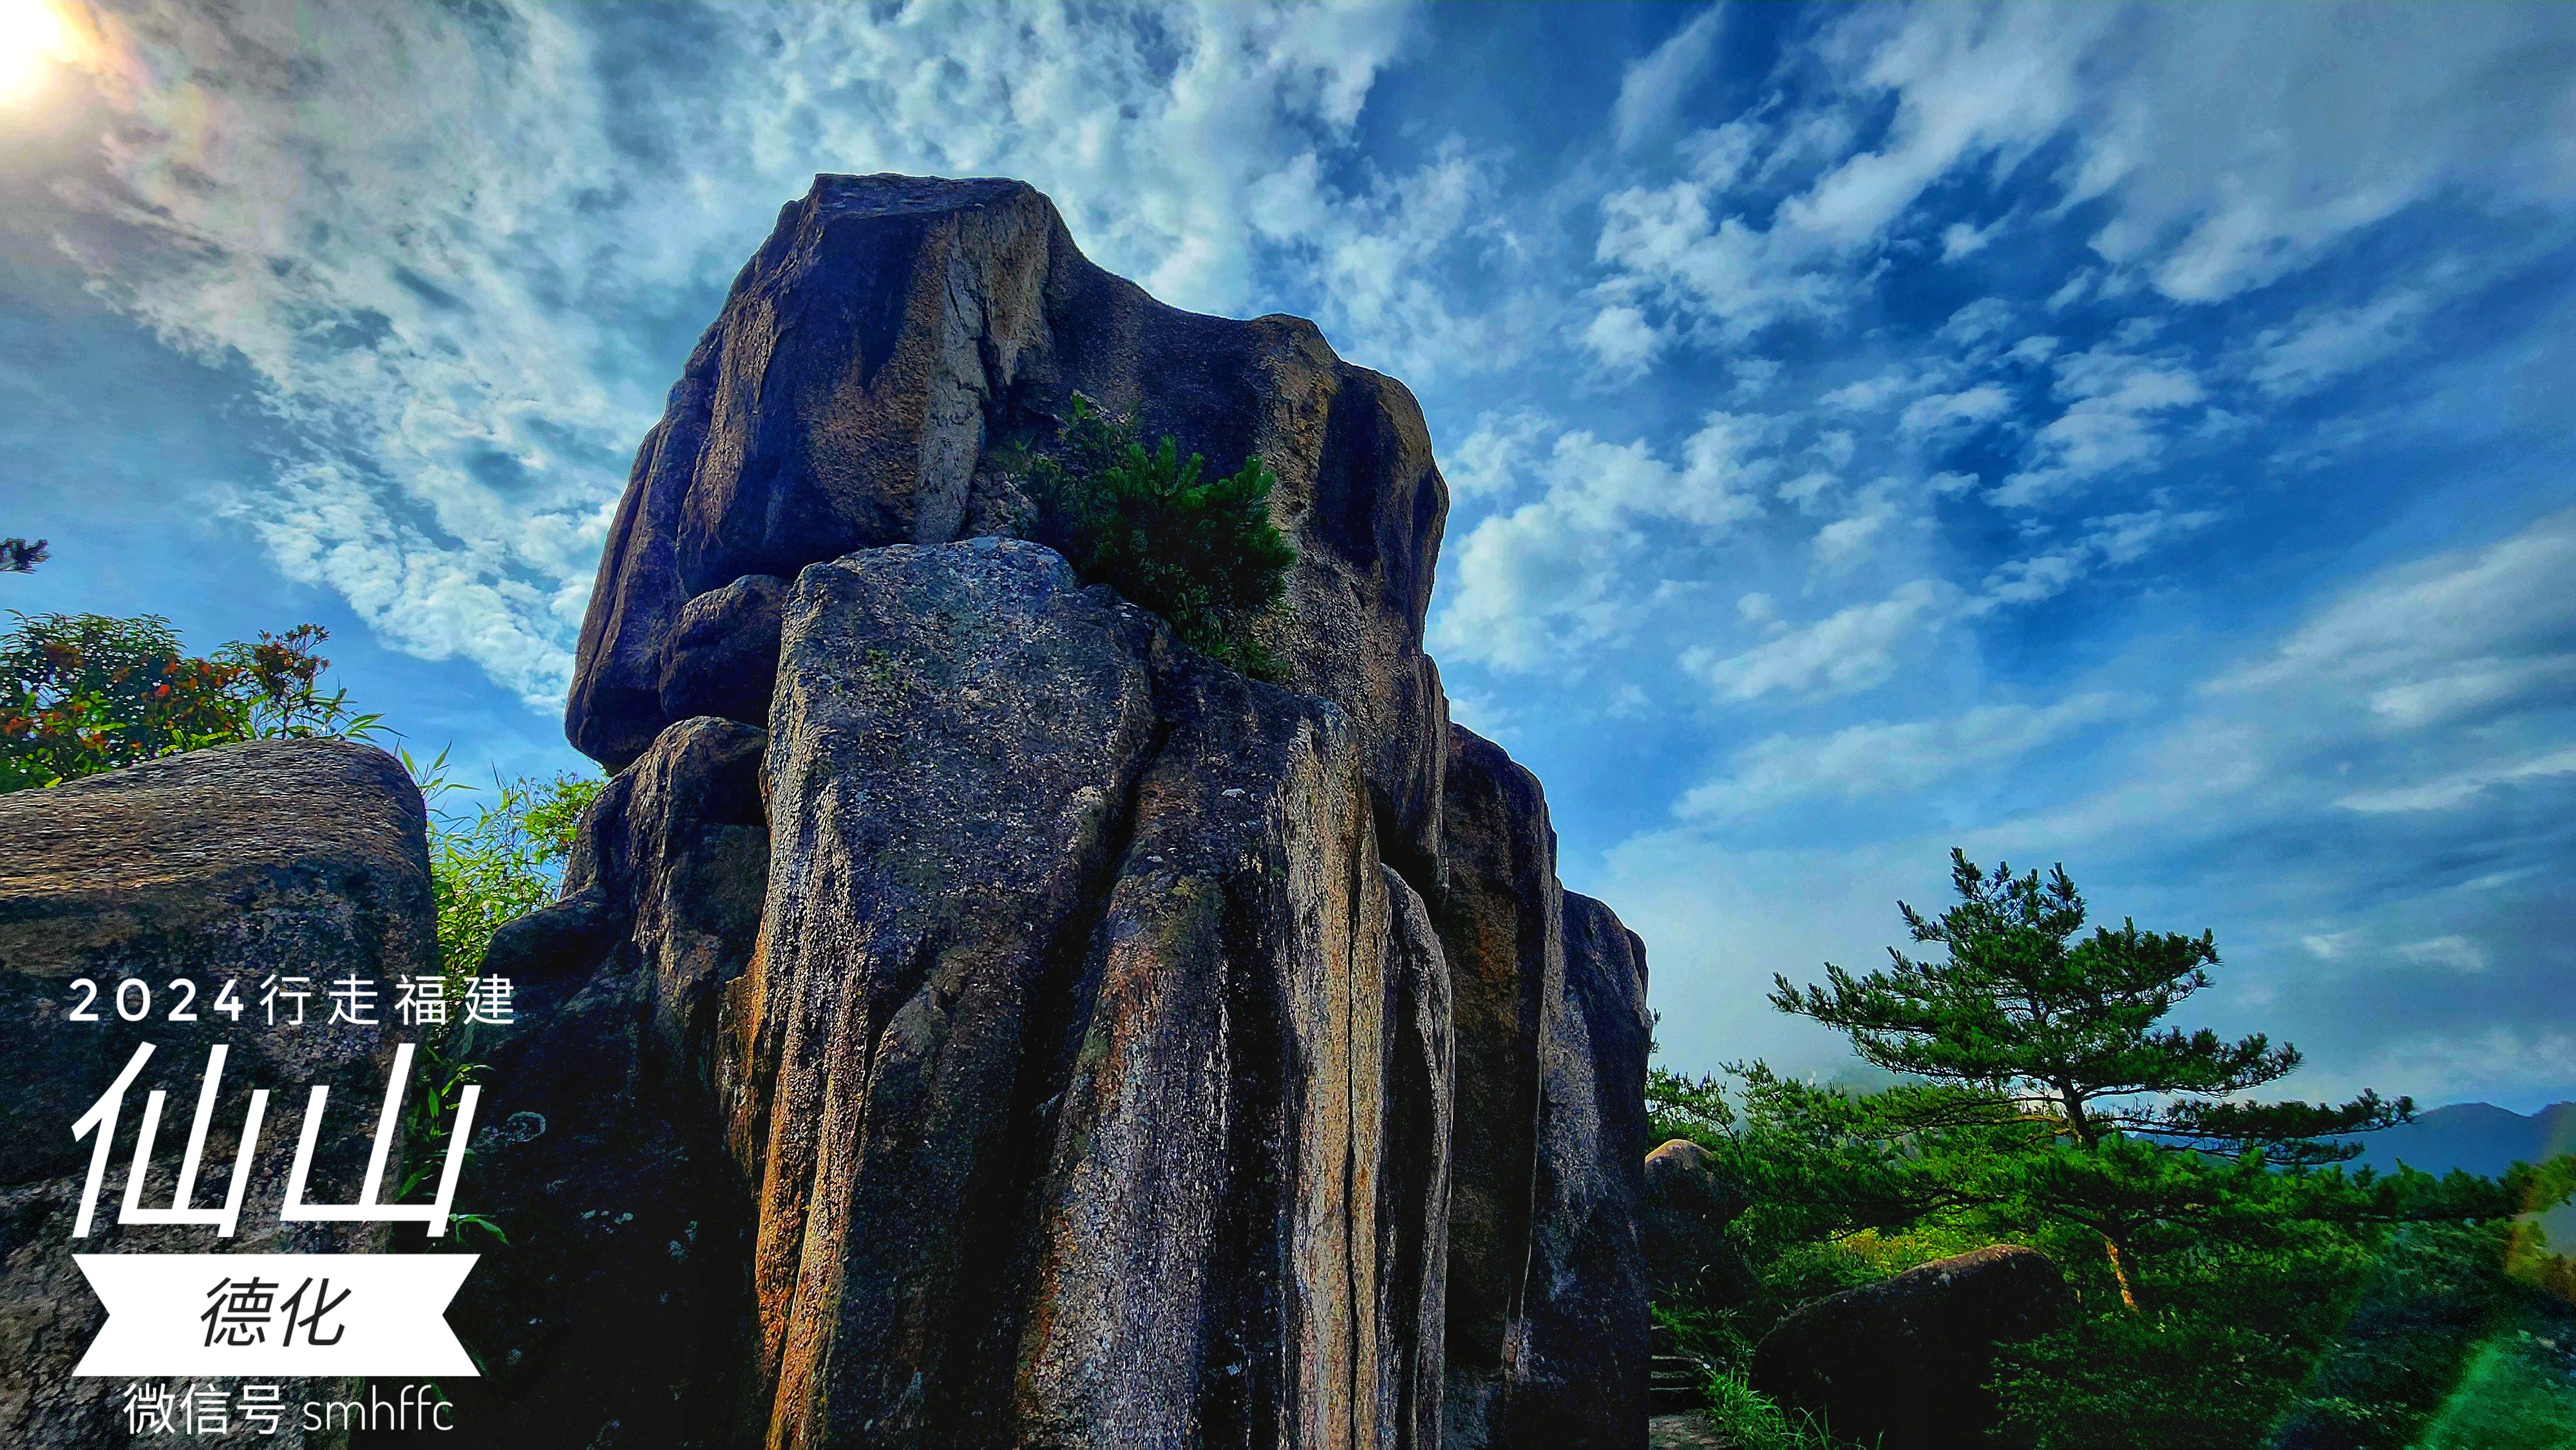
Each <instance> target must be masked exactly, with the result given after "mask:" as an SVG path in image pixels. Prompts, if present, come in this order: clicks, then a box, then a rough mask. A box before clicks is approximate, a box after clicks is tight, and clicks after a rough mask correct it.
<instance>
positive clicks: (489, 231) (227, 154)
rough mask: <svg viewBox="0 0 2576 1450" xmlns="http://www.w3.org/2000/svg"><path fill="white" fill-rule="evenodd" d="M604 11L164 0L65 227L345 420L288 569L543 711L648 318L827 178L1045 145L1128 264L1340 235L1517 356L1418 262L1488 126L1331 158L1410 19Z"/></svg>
mask: <svg viewBox="0 0 2576 1450" xmlns="http://www.w3.org/2000/svg"><path fill="white" fill-rule="evenodd" d="M593 19H594V17H593V16H591V14H590V13H589V12H585V11H577V10H563V9H557V8H551V7H545V6H537V5H524V4H491V5H484V6H478V7H471V8H467V9H457V8H453V7H387V6H378V5H364V4H347V3H329V0H322V3H316V4H313V5H307V6H302V7H294V8H277V7H263V6H248V7H220V8H207V7H199V6H193V5H184V4H180V3H176V0H145V3H140V4H138V5H136V6H134V7H132V8H129V9H125V10H121V11H119V12H118V13H117V14H116V15H115V16H113V17H110V18H109V19H108V21H107V24H108V27H109V30H110V33H111V38H112V40H113V42H114V43H113V44H112V45H111V46H110V48H109V50H108V52H107V59H106V60H105V61H104V62H103V63H102V65H101V67H100V69H99V71H98V75H97V79H98V83H99V85H100V87H101V90H102V93H103V94H104V95H105V97H106V98H107V101H108V104H109V105H110V106H111V107H112V109H113V111H114V112H115V116H116V129H115V130H114V132H113V133H112V135H111V137H110V138H109V140H108V142H107V144H106V146H105V147H104V149H103V150H102V152H101V156H102V158H103V163H104V166H105V176H106V180H107V185H106V186H104V187H89V188H86V189H79V188H75V189H73V190H71V191H69V192H67V196H68V198H69V199H70V200H71V201H72V202H73V203H74V204H75V205H76V206H77V207H79V208H80V209H81V210H82V212H83V213H85V217H73V218H70V219H68V220H67V222H66V225H65V230H64V236H63V245H64V246H65V248H66V250H68V251H69V252H71V253H72V254H73V255H74V256H75V257H76V258H78V259H79V260H80V261H81V262H82V263H83V264H84V265H85V266H86V267H88V268H89V269H90V271H91V273H92V275H93V277H94V278H95V282H96V286H97V289H98V290H99V292H100V293H101V295H103V296H104V297H106V298H107V299H108V300H109V301H110V302H111V303H112V304H113V305H115V306H117V307H118V308H120V309H122V310H123V311H125V312H127V313H128V314H130V315H131V316H133V317H135V318H136V319H137V320H139V321H140V322H142V323H143V324H144V325H146V326H148V327H150V328H152V329H154V330H155V331H156V332H158V333H159V334H160V335H161V336H162V337H163V338H164V339H165V340H167V341H168V342H169V343H170V344H171V345H173V346H174V347H178V348H180V349H182V350H185V351H187V352H189V353H192V354H194V355H197V356H200V357H203V358H206V359H208V360H211V361H219V362H226V363H228V364H230V365H235V366H240V367H244V368H246V369H247V370H248V371H249V373H250V374H251V375H252V376H253V377H254V378H255V379H256V380H257V386H258V388H259V391H260V395H261V398H262V400H263V401H264V403H265V404H266V406H267V407H268V408H270V409H271V410H272V411H273V412H274V413H275V414H276V415H277V416H278V417H279V418H280V419H281V420H283V421H284V422H285V423H286V424H287V425H288V427H289V428H291V429H292V430H293V431H294V432H295V433H296V434H297V435H299V436H301V437H302V438H303V439H305V440H306V441H307V443H308V444H309V448H308V451H307V452H306V453H305V454H304V455H302V456H299V457H295V458H290V459H288V460H286V461H284V462H283V463H282V464H281V465H280V468H279V471H278V473H277V475H276V476H275V477H274V478H272V479H269V480H266V481H264V482H259V483H254V484H250V485H247V486H245V487H244V488H243V490H242V491H241V492H240V493H238V494H237V495H236V496H235V498H234V500H233V504H232V506H233V507H234V508H235V509H236V511H237V513H238V516H239V517H241V518H242V519H244V520H246V521H247V522H248V523H249V524H250V526H251V527H252V528H253V529H254V530H255V531H256V532H257V534H258V535H259V537H260V538H261V539H263V540H264V541H265V543H266V544H267V546H268V548H269V551H270V553H271V556H272V558H273V559H274V560H275V561H276V562H277V564H278V566H279V567H280V568H281V569H282V570H284V571H285V572H286V573H287V574H288V575H289V576H290V577H293V578H297V579H303V580H309V581H313V582H317V583H321V584H324V585H326V586H328V587H331V588H333V589H335V590H337V591H339V592H340V593H341V594H343V595H344V596H345V597H346V598H348V599H349V601H350V603H351V604H352V605H353V606H354V607H355V608H356V609H357V611H358V612H359V614H360V615H361V617H363V618H364V619H365V620H366V621H367V622H368V624H369V625H370V627H371V628H372V629H373V630H374V631H375V632H376V633H377V634H378V635H379V636H380V637H381V638H383V639H384V640H385V641H386V642H388V643H390V644H392V645H394V646H396V647H398V648H401V649H404V650H407V651H410V652H413V653H416V654H421V655H425V656H429V657H432V658H445V657H450V656H457V655H462V656H464V657H466V658H469V659H472V660H473V661H475V662H476V663H477V664H479V665H480V666H481V667H482V668H483V669H484V670H485V672H486V673H488V674H489V675H491V676H492V677H493V678H494V679H495V680H498V681H500V682H501V683H502V684H504V685H505V686H507V687H509V688H511V689H512V690H514V691H516V692H518V693H519V694H520V695H522V696H523V697H524V698H526V699H527V700H528V701H529V702H530V703H531V704H532V705H534V706H537V707H539V708H552V707H553V706H554V705H556V704H557V703H558V702H559V701H560V698H561V691H562V689H563V686H564V683H565V680H566V678H567V675H568V673H569V667H570V645H571V643H572V639H573V636H574V633H575V632H576V630H577V628H578V625H579V621H580V617H581V613H582V609H583V606H584V601H585V599H586V596H587V593H588V590H589V586H590V582H591V577H592V574H593V572H594V570H595V568H596V565H597V559H598V550H599V547H600V544H601V540H602V537H603V533H604V529H605V521H606V512H607V509H608V507H609V506H610V504H611V503H612V501H613V500H614V499H615V498H616V496H617V494H618V492H619V490H620V489H621V487H622V486H623V483H624V475H625V471H626V461H627V455H628V454H629V453H630V452H631V450H632V449H633V448H634V446H635V444H636V441H637V440H638V439H639V438H640V437H641V436H642V434H643V432H644V429H645V427H646V426H647V425H648V424H649V423H650V422H651V421H652V419H653V418H654V417H655V416H656V415H657V414H658V413H659V412H660V409H661V402H662V399H661V392H662V389H663V388H664V387H666V386H667V385H668V383H669V381H670V379H669V377H668V375H667V374H666V373H664V369H665V368H667V367H668V366H669V365H670V364H669V363H668V362H664V361H658V360H655V359H654V358H653V357H652V355H651V352H650V350H649V349H648V346H647V345H646V344H645V343H644V342H642V341H640V340H639V338H638V337H637V336H636V335H635V334H633V333H630V332H627V331H625V330H623V329H624V328H625V326H626V325H627V322H628V319H630V318H633V317H636V316H637V315H638V314H639V313H640V314H646V315H657V309H660V310H669V309H672V308H674V307H675V306H676V305H677V303H678V300H679V299H681V298H684V297H697V296H701V295H703V294H704V293H706V292H707V291H709V290H715V289H720V288H721V286H722V283H723V280H724V279H725V278H726V277H727V276H729V275H731V273H732V271H733V269H734V268H736V267H737V266H739V265H740V263H741V261H742V259H743V258H744V257H745V256H746V255H748V253H749V251H750V249H751V248H752V247H753V246H754V245H756V243H757V241H758V239H759V237H760V236H761V234H762V233H763V232H764V231H765V229H766V227H767V226H768V223H769V218H770V217H772V216H773V215H774V214H775V212H776V210H777V207H778V205H779V204H780V203H781V202H782V201H785V200H788V199H790V198H792V197H794V196H796V195H798V194H800V193H802V192H803V191H804V190H805V188H806V186H807V184H808V182H809V181H810V179H811V176H812V174H813V173H814V172H816V171H822V170H832V171H880V170H886V171H907V172H916V173H932V174H949V175H995V174H1002V175H1018V176H1023V177H1026V178H1027V179H1029V180H1030V181H1032V182H1034V183H1035V184H1037V185H1038V186H1040V187H1041V188H1042V189H1044V190H1046V191H1048V192H1049V193H1050V195H1052V196H1053V197H1054V198H1055V200H1056V202H1057V204H1058V205H1059V206H1060V207H1061V208H1062V209H1063V210H1064V212H1065V215H1066V220H1067V224H1068V226H1069V227H1070V228H1071V230H1072V232H1073V234H1074V236H1075V237H1076V238H1078V239H1079V240H1080V242H1081V244H1082V245H1083V247H1084V249H1085V250H1086V251H1087V252H1088V253H1089V254H1090V255H1092V256H1093V257H1094V258H1095V259H1097V260H1099V261H1100V262H1101V263H1102V264H1103V265H1105V266H1108V267H1110V268H1112V269H1113V270H1117V271H1120V272H1123V273H1125V274H1127V275H1130V276H1134V277H1136V278H1138V279H1139V280H1140V281H1142V282H1143V283H1145V284H1146V285H1147V286H1148V287H1149V288H1151V289H1152V290H1154V291H1155V292H1156V293H1157V294H1158V295H1160V296H1162V297H1164V298H1166V299H1167V300H1170V301H1172V302H1174V303H1176V304H1179V305H1181V306H1185V307H1190V308H1194V309H1197V310H1203V311H1241V310H1243V308H1244V304H1246V303H1247V302H1250V301H1253V300H1255V299H1256V298H1257V297H1258V296H1259V291H1258V289H1257V287H1256V284H1255V279H1256V274H1257V273H1259V272H1260V270H1261V269H1263V268H1268V267H1286V268H1288V269H1290V270H1292V271H1293V270H1296V269H1298V268H1300V267H1303V268H1304V269H1305V270H1306V274H1307V275H1309V276H1310V277H1311V278H1312V279H1313V284H1314V285H1315V286H1316V287H1317V288H1318V289H1319V291H1320V293H1321V295H1322V297H1323V299H1324V304H1323V307H1322V309H1321V320H1322V321H1323V322H1324V324H1325V326H1326V327H1327V329H1328V330H1330V331H1332V332H1333V333H1334V334H1335V336H1336V341H1337V342H1339V343H1341V344H1342V345H1343V346H1344V347H1345V348H1347V349H1350V350H1351V351H1353V352H1354V353H1355V354H1357V355H1358V356H1360V357H1361V358H1362V359H1363V360H1367V359H1370V358H1377V359H1382V360H1384V361H1386V362H1388V363H1389V364H1391V365H1399V366H1404V367H1407V368H1409V369H1413V370H1415V371H1417V372H1418V371H1419V367H1418V366H1417V365H1419V364H1421V363H1423V362H1424V360H1425V359H1426V358H1430V357H1432V356H1433V354H1435V353H1436V354H1438V355H1439V357H1440V358H1444V359H1448V360H1455V361H1468V360H1476V361H1472V362H1471V363H1470V365H1471V366H1474V365H1482V362H1484V361H1490V360H1492V359H1495V358H1497V357H1501V356H1506V355H1508V353H1509V351H1510V344H1511V341H1512V338H1513V337H1514V336H1516V335H1518V333H1519V331H1520V330H1519V329H1515V328H1509V327H1500V328H1498V327H1497V325H1495V324H1490V323H1486V322H1484V321H1483V320H1481V319H1477V318H1471V317H1460V316H1457V315H1455V314H1453V313H1451V312H1450V311H1448V310H1447V309H1446V308H1445V307H1444V306H1442V305H1441V302H1442V299H1441V298H1439V297H1438V296H1436V295H1435V294H1433V293H1431V292H1429V291H1427V290H1426V288H1425V284H1423V282H1422V281H1421V279H1420V277H1419V276H1417V275H1416V273H1417V271H1418V270H1419V269H1421V268H1423V267H1425V266H1426V265H1428V264H1429V262H1430V261H1431V260H1432V258H1433V256H1434V254H1435V253H1440V252H1441V251H1442V249H1443V248H1447V247H1452V246H1459V247H1467V248H1469V249H1471V250H1472V248H1474V247H1477V246H1482V245H1486V244H1487V242H1486V240H1484V239H1485V238H1487V236H1488V233H1487V232H1486V231H1484V230H1483V228H1485V227H1486V226H1487V224H1488V222H1489V220H1490V218H1489V216H1488V213H1489V212H1490V207H1489V205H1488V204H1487V200H1486V198H1485V195H1484V192H1483V191H1482V187H1483V186H1484V184H1485V172H1484V169H1483V165H1482V163H1481V162H1480V161H1479V160H1478V159H1477V158H1475V157H1474V156H1471V155H1469V154H1468V153H1466V152H1465V151H1464V150H1462V149H1460V148H1457V147H1449V148H1442V149H1438V150H1437V151H1436V153H1435V154H1434V155H1433V156H1432V158H1431V159H1430V160H1428V161H1427V162H1425V163H1424V164H1423V165H1422V166H1421V167H1419V168H1418V169H1416V170H1415V171H1413V172H1410V173H1407V174H1404V175H1399V176H1391V177H1373V178H1372V179H1371V180H1370V182H1369V184H1368V185H1367V187H1366V188H1364V189H1362V190H1360V191H1357V192H1349V193H1345V192H1342V191H1337V190H1334V189H1332V188H1330V187H1327V186H1324V185H1322V184H1321V183H1320V181H1319V180H1318V179H1317V178H1318V176H1319V174H1320V173H1319V172H1318V171H1317V170H1316V169H1315V162H1316V158H1317V157H1318V156H1319V155H1340V154H1344V152H1345V151H1346V150H1347V149H1348V148H1350V147H1352V146H1353V145H1354V144H1355V143H1354V142H1353V140H1352V136H1353V131H1352V128H1353V126H1354V124H1355V123H1356V121H1357V118H1358V115H1359V111H1360V107H1361V105H1362V103H1363V102H1364V100H1365V99H1366V97H1367V96H1368V94H1369V92H1370V90H1371V89H1372V87H1373V86H1374V85H1375V82H1376V78H1377V77H1378V76H1379V75H1380V74H1381V73H1382V72H1383V71H1384V69H1385V68H1386V67H1387V66H1388V65H1389V64H1390V63H1391V62H1392V61H1393V59H1394V58H1395V56H1396V55H1397V53H1398V51H1399V50H1400V49H1401V48H1402V46H1403V45H1404V44H1405V43H1406V41H1407V38H1408V36H1409V35H1410V33H1411V25H1412V21H1411V18H1410V16H1409V14H1408V13H1407V12H1404V11H1401V10H1385V9H1374V8H1341V7H1337V8H1329V9H1310V8H1304V7H1293V8H1284V9H1273V8H1267V7H1255V6H1249V5H1211V6H1207V7H1204V8H1199V9H1167V10H1157V11H1153V12H1138V13H1135V14H1119V15H1106V14H1099V13H1095V12H1091V11H1087V10H1079V9H1070V8H1063V7H1056V6H1044V5H1035V4H1032V5H1026V6H1013V7H1009V8H1007V9H978V8H968V7H962V6H957V7H951V6H919V5H915V6H901V7H893V8H887V7H857V6H849V7H842V6H810V7H789V8H786V9H781V10H775V11H770V12H766V13H765V18H764V19H763V21H762V23H761V24H760V25H759V26H757V27H749V26H744V27H723V26H718V27H713V28H711V30H710V31H709V35H710V36H711V37H712V39H709V40H705V41H702V42H700V43H698V44H697V45H696V48H695V50H694V51H693V52H692V53H691V54H689V55H687V56H686V57H684V58H683V57H676V56H669V55H664V56H654V57H650V58H641V55H642V53H641V50H640V49H639V47H644V46H646V45H647V44H648V40H649V38H650V36H651V34H652V33H651V32H648V31H643V30H640V29H620V28H616V27H613V26H595V25H594V24H593V23H592V21H593ZM620 67H627V68H630V69H632V68H637V67H640V68H641V71H642V72H643V73H645V74H646V75H648V77H649V79H648V80H647V81H646V82H645V84H648V85H649V86H650V87H651V88H652V89H653V97H654V99H653V102H652V104H650V105H635V104H632V103H630V102H628V101H626V100H625V99H624V98H623V92H624V91H625V90H627V89H630V88H631V86H632V85H633V84H635V83H636V82H635V76H634V75H633V74H626V73H624V72H621V71H620ZM613 72H614V73H617V74H612V73H613ZM701 320H703V319H701Z"/></svg>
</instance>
